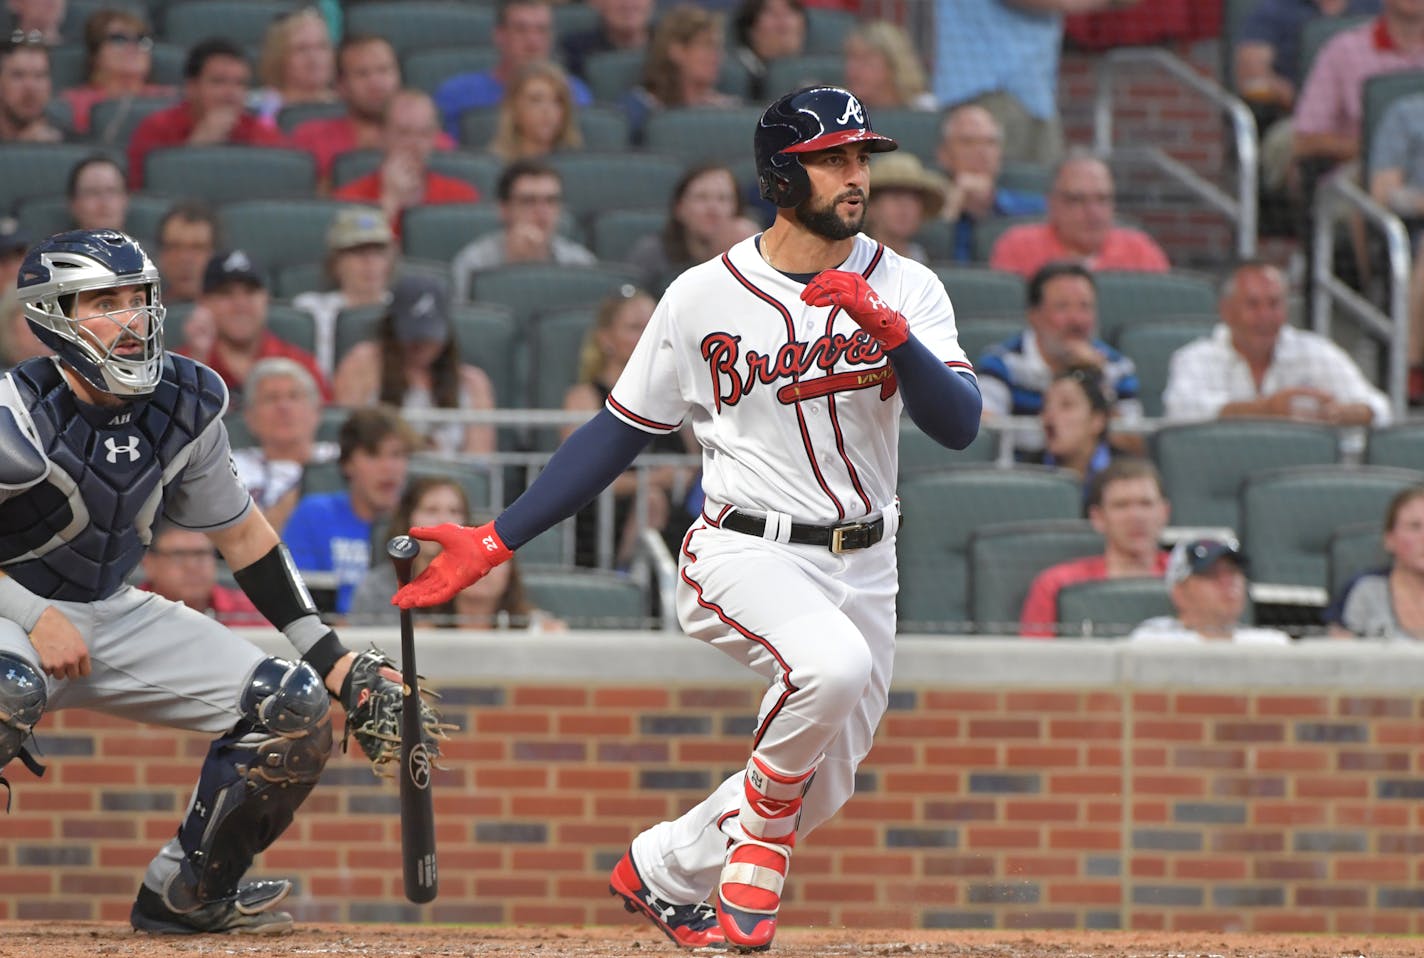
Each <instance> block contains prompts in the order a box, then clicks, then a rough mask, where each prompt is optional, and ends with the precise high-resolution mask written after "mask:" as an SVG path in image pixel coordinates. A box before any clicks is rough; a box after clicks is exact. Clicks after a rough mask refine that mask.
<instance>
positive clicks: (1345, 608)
mask: <svg viewBox="0 0 1424 958" xmlns="http://www.w3.org/2000/svg"><path fill="white" fill-rule="evenodd" d="M1384 551H1385V552H1388V553H1389V555H1390V560H1391V561H1390V564H1389V565H1388V566H1387V567H1386V568H1383V569H1371V570H1367V571H1364V572H1361V573H1360V574H1359V575H1357V576H1355V577H1354V578H1353V579H1351V580H1350V582H1349V584H1348V585H1346V586H1345V588H1344V590H1343V591H1342V592H1341V593H1340V595H1338V596H1336V597H1335V601H1334V602H1332V603H1331V604H1330V607H1329V608H1327V609H1326V610H1325V623H1326V624H1327V625H1328V626H1329V627H1330V634H1331V635H1333V636H1335V637H1336V638H1347V639H1348V638H1360V639H1403V640H1406V641H1413V640H1417V639H1424V486H1413V487H1411V488H1408V489H1405V490H1403V491H1402V492H1399V493H1397V494H1396V495H1395V497H1394V498H1393V499H1391V500H1390V503H1389V508H1388V509H1387V510H1385V517H1384Z"/></svg>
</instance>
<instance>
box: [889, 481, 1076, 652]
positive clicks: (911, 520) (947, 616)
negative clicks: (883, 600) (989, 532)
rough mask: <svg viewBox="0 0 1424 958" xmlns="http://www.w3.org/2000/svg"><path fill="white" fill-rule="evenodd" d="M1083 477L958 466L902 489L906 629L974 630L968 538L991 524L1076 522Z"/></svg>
mask: <svg viewBox="0 0 1424 958" xmlns="http://www.w3.org/2000/svg"><path fill="white" fill-rule="evenodd" d="M1082 500H1083V492H1082V487H1081V485H1080V483H1079V481H1078V478H1077V477H1076V476H1074V475H1072V474H1071V473H1068V472H1063V471H1059V470H1055V469H1044V468H1039V467H1030V466H1022V467H1017V468H1014V469H997V468H972V467H965V468H963V469H954V470H949V471H946V472H942V473H938V474H927V475H923V476H916V477H913V478H910V479H907V480H906V481H904V482H902V483H901V484H900V501H901V505H902V508H903V511H904V518H903V520H902V522H901V525H900V531H899V534H898V536H897V549H898V553H899V567H900V596H899V619H900V628H901V629H902V630H903V631H912V632H913V631H936V632H946V631H947V632H961V631H967V630H968V629H969V628H970V627H971V618H972V616H971V613H970V608H969V591H968V590H969V583H968V576H969V571H968V564H969V538H970V536H971V535H972V534H973V532H974V530H975V529H977V528H978V527H980V526H982V525H986V524H988V523H993V522H1010V521H1023V522H1027V521H1030V520H1040V519H1076V518H1078V516H1079V514H1080V512H1081V510H1082Z"/></svg>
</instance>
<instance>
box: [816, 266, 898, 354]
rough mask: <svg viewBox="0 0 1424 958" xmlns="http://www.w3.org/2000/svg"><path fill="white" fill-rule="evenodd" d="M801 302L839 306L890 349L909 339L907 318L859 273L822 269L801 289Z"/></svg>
mask: <svg viewBox="0 0 1424 958" xmlns="http://www.w3.org/2000/svg"><path fill="white" fill-rule="evenodd" d="M801 302H803V303H806V304H807V305H808V306H839V307H840V308H841V309H843V310H845V311H846V314H847V315H848V316H850V318H851V319H853V320H855V321H856V323H857V324H858V325H859V326H860V328H861V329H863V330H865V331H866V332H867V333H869V334H870V335H872V336H874V337H875V338H876V339H878V340H880V345H882V346H884V347H885V348H886V349H887V350H890V349H894V348H895V347H896V346H903V345H904V344H905V340H907V339H909V338H910V324H909V323H907V322H906V321H905V317H904V316H901V315H900V314H899V313H897V312H895V310H893V309H891V308H890V307H889V306H887V305H886V303H885V300H883V299H881V298H880V294H879V293H877V292H876V291H875V290H873V289H871V288H870V284H869V283H867V282H866V281H865V277H864V276H861V275H860V274H859V273H852V272H848V271H847V270H843V269H825V270H822V271H821V272H819V273H817V274H816V275H815V277H814V278H813V279H812V280H811V282H809V283H807V284H806V288H805V289H803V290H802V291H801Z"/></svg>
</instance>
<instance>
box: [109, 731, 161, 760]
mask: <svg viewBox="0 0 1424 958" xmlns="http://www.w3.org/2000/svg"><path fill="white" fill-rule="evenodd" d="M98 752H99V754H100V755H103V756H105V757H109V758H119V757H128V758H152V757H156V758H174V757H176V756H177V755H178V743H177V742H176V741H174V740H173V739H170V738H130V737H128V736H125V735H101V736H99V749H98Z"/></svg>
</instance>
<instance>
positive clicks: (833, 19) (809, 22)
mask: <svg viewBox="0 0 1424 958" xmlns="http://www.w3.org/2000/svg"><path fill="white" fill-rule="evenodd" d="M855 24H856V17H855V14H853V13H851V12H850V11H848V10H832V9H830V8H828V7H807V8H806V46H805V49H806V52H807V53H827V54H831V53H833V54H840V52H841V50H842V49H844V47H845V38H846V36H847V34H849V33H850V32H851V31H852V30H854V29H855ZM877 126H878V124H877Z"/></svg>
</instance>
